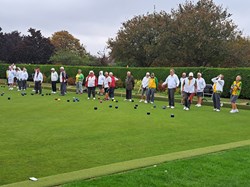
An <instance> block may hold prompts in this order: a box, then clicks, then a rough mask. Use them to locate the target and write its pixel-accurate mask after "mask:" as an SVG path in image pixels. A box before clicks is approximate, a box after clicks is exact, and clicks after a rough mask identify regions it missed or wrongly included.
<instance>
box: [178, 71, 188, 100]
mask: <svg viewBox="0 0 250 187" xmlns="http://www.w3.org/2000/svg"><path fill="white" fill-rule="evenodd" d="M186 77H187V74H186V73H185V72H183V73H182V74H181V78H180V85H181V87H180V93H181V104H184V93H183V91H182V90H183V88H182V85H183V82H184V80H185V78H186Z"/></svg>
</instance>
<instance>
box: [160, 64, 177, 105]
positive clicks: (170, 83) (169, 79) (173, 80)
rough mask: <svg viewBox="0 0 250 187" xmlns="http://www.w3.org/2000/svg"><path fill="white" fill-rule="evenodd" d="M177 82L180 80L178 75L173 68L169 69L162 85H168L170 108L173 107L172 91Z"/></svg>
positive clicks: (174, 89)
mask: <svg viewBox="0 0 250 187" xmlns="http://www.w3.org/2000/svg"><path fill="white" fill-rule="evenodd" d="M179 84H180V81H179V78H178V76H177V75H176V74H175V73H174V69H170V72H169V76H168V77H167V78H166V80H165V82H164V83H162V87H164V86H165V85H167V87H168V102H169V106H168V107H170V108H174V93H175V91H176V88H177V87H178V86H179Z"/></svg>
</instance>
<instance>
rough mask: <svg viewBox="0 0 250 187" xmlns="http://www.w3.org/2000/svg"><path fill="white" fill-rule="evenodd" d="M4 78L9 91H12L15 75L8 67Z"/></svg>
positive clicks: (10, 67)
mask: <svg viewBox="0 0 250 187" xmlns="http://www.w3.org/2000/svg"><path fill="white" fill-rule="evenodd" d="M6 76H7V79H8V85H9V90H13V84H14V77H15V73H14V70H13V69H12V66H9V69H8V70H7V72H6Z"/></svg>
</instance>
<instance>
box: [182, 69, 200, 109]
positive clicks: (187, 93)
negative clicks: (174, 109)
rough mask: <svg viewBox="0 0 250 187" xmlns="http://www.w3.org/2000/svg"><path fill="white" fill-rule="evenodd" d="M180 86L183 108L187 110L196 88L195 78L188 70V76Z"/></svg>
mask: <svg viewBox="0 0 250 187" xmlns="http://www.w3.org/2000/svg"><path fill="white" fill-rule="evenodd" d="M182 86H183V93H184V105H185V106H184V108H183V110H189V109H190V106H191V103H192V98H193V96H194V94H195V90H196V88H197V84H196V80H195V78H194V74H193V73H192V72H190V73H189V74H188V77H187V78H185V79H184V81H183V85H182Z"/></svg>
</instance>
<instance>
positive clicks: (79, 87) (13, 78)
mask: <svg viewBox="0 0 250 187" xmlns="http://www.w3.org/2000/svg"><path fill="white" fill-rule="evenodd" d="M34 71H35V72H34V74H32V77H33V80H34V83H35V85H34V91H35V93H36V94H38V93H40V94H41V93H42V83H43V74H42V73H41V72H40V69H39V68H36V69H35V70H34ZM6 77H7V82H8V85H9V90H13V85H14V83H15V82H16V83H17V85H18V87H17V88H18V91H20V90H26V89H27V80H28V77H29V75H28V72H27V70H26V68H23V69H22V70H21V69H20V68H19V67H16V66H15V64H12V65H11V66H9V69H8V70H7V71H6ZM58 79H59V82H60V93H61V95H62V96H64V95H65V94H66V93H67V81H68V75H67V73H66V71H65V69H64V67H60V74H59V75H58V73H57V72H56V70H55V68H51V89H52V91H51V92H52V93H53V94H55V93H56V91H57V88H56V84H57V82H58ZM117 80H118V78H116V77H115V76H114V75H113V73H112V72H109V73H108V72H105V73H103V71H99V75H98V77H97V76H95V73H94V71H93V70H91V71H89V74H88V76H87V77H86V78H85V79H84V75H83V74H82V71H81V70H80V69H79V70H78V72H77V74H76V76H75V84H76V94H82V93H83V84H84V81H85V86H86V88H87V91H88V99H90V98H91V95H92V98H93V99H95V95H96V87H98V89H99V94H100V95H105V100H109V99H114V90H115V87H116V81H117ZM211 81H212V82H213V94H212V100H213V105H214V110H215V111H217V112H219V111H220V108H221V101H220V95H221V93H222V92H223V87H224V84H225V81H224V76H223V75H222V74H220V75H218V76H217V77H214V78H212V79H211ZM134 85H135V81H134V78H133V76H132V74H131V72H130V71H128V72H127V76H126V79H125V88H126V99H125V100H127V101H132V90H133V88H134ZM179 86H180V93H181V96H182V104H183V105H184V108H183V109H184V110H186V111H188V110H190V106H191V104H192V100H193V97H194V96H195V95H196V96H197V104H196V105H195V106H197V107H201V105H202V99H203V96H204V89H205V87H206V82H205V80H204V78H202V74H201V73H197V78H194V74H193V72H190V73H189V74H188V76H187V75H186V73H185V72H183V73H182V76H181V78H180V79H179V78H178V76H177V75H176V74H175V71H174V69H170V73H169V75H168V77H167V78H166V80H165V81H164V82H163V83H162V87H163V88H167V90H168V102H169V105H168V107H169V108H171V109H173V108H175V98H174V96H175V92H176V89H177V88H178V87H179ZM157 88H158V79H157V77H155V75H154V73H151V74H150V73H149V72H147V73H146V75H145V77H144V78H143V79H142V83H141V100H140V102H145V103H151V104H153V103H154V95H155V92H156V89H157ZM241 88H242V82H241V76H240V75H238V76H237V77H236V79H235V81H234V82H233V84H232V85H231V89H230V93H231V104H232V110H231V111H230V113H236V112H239V110H238V109H237V105H236V101H237V99H238V97H239V95H240V92H241Z"/></svg>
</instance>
